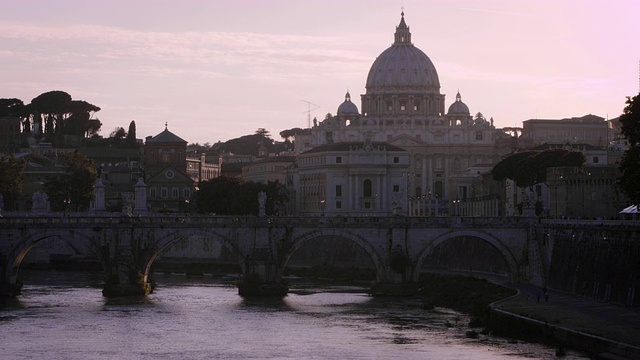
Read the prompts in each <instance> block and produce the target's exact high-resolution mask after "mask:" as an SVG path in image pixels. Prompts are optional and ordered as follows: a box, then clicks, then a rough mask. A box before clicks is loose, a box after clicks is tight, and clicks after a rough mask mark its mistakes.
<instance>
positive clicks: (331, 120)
mask: <svg viewBox="0 0 640 360" xmlns="http://www.w3.org/2000/svg"><path fill="white" fill-rule="evenodd" d="M360 102H361V109H362V111H360V110H358V107H357V106H356V104H354V103H353V102H352V98H351V94H350V93H349V92H347V93H346V95H345V98H344V102H342V104H340V106H339V107H338V110H337V113H336V115H335V116H328V117H327V118H325V119H324V120H323V121H321V122H318V121H317V120H315V119H314V121H313V127H312V128H311V129H310V130H311V131H310V134H308V135H307V134H300V135H296V151H297V152H300V153H304V152H305V151H307V152H308V151H309V150H308V149H314V148H316V147H320V146H325V145H330V144H334V143H341V144H342V143H349V142H354V143H360V144H361V143H363V142H365V141H371V142H374V143H383V142H384V143H387V144H389V146H393V147H394V148H396V147H397V148H400V149H403V150H404V151H405V152H406V153H405V154H406V157H407V158H408V168H407V170H406V171H405V176H406V180H405V182H404V185H403V187H404V188H406V192H405V193H404V194H403V196H405V197H406V198H407V199H409V198H410V199H421V200H422V199H425V198H427V199H433V202H435V203H437V204H438V205H437V206H438V210H439V211H438V214H446V213H447V212H449V211H450V208H451V207H452V204H453V203H452V201H453V200H455V199H460V198H465V197H469V196H473V194H472V188H473V183H474V179H475V178H476V175H477V174H475V173H472V172H471V171H470V169H471V168H473V167H476V166H482V167H491V166H492V165H494V164H496V163H497V161H498V160H499V159H501V157H502V156H503V155H504V154H506V153H508V152H507V151H511V148H512V143H511V142H510V141H508V140H506V139H505V137H508V136H509V135H508V134H507V133H505V132H503V131H500V130H497V129H496V128H495V127H494V125H493V119H490V120H487V119H486V118H485V117H484V116H483V115H482V114H481V113H477V114H476V115H475V116H472V115H471V112H470V110H469V107H468V106H467V105H466V104H465V103H464V102H463V101H462V96H461V94H460V93H458V94H456V99H455V101H454V102H453V103H451V104H450V105H449V107H448V108H447V107H446V106H445V95H444V94H441V93H440V81H439V78H438V73H437V71H436V68H435V66H434V64H433V63H432V62H431V60H430V59H429V57H428V56H427V55H426V54H425V53H424V52H422V50H420V49H419V48H417V47H416V46H414V45H413V43H412V39H411V32H410V30H409V27H408V26H407V25H406V23H405V19H404V12H403V13H402V14H401V19H400V24H399V25H398V26H397V27H396V29H395V34H394V42H393V44H392V45H391V47H389V48H387V49H386V50H384V51H383V52H382V53H381V54H380V55H379V56H378V57H377V58H376V59H375V61H374V62H373V64H372V66H371V68H370V70H369V73H368V76H367V79H366V93H365V94H363V95H361V97H360ZM497 136H499V138H500V142H497V141H496V137H497ZM355 165H356V164H354V163H351V166H355ZM361 180H362V181H365V180H364V178H362V179H361ZM352 187H353V189H355V188H356V187H357V188H360V189H361V188H363V187H364V183H360V184H354V185H352ZM421 206H422V205H421ZM440 210H441V211H440Z"/></svg>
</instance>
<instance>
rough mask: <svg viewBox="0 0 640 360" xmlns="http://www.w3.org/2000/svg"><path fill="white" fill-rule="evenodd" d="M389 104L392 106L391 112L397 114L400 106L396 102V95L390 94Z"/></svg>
mask: <svg viewBox="0 0 640 360" xmlns="http://www.w3.org/2000/svg"><path fill="white" fill-rule="evenodd" d="M391 106H392V107H393V109H392V111H391V114H393V115H394V116H395V115H398V111H399V110H400V106H399V103H398V95H392V96H391Z"/></svg>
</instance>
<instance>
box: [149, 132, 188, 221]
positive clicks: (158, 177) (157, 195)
mask: <svg viewBox="0 0 640 360" xmlns="http://www.w3.org/2000/svg"><path fill="white" fill-rule="evenodd" d="M186 151H187V142H186V141H185V140H183V139H182V138H180V137H179V136H177V135H175V134H174V133H172V132H171V131H169V130H168V129H167V125H166V124H165V128H164V131H162V132H161V133H159V134H158V135H156V136H153V137H151V136H149V137H147V139H146V142H145V147H144V172H145V177H144V180H145V183H146V185H147V203H148V205H149V207H150V210H152V211H185V210H188V209H189V208H190V202H191V196H192V195H193V194H194V191H195V185H196V184H195V181H194V180H193V179H192V178H191V177H190V176H189V174H188V173H187V157H186Z"/></svg>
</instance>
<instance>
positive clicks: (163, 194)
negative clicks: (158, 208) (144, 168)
mask: <svg viewBox="0 0 640 360" xmlns="http://www.w3.org/2000/svg"><path fill="white" fill-rule="evenodd" d="M168 196H169V190H167V188H166V187H163V188H161V189H160V197H161V198H163V199H166V198H167V197H168Z"/></svg>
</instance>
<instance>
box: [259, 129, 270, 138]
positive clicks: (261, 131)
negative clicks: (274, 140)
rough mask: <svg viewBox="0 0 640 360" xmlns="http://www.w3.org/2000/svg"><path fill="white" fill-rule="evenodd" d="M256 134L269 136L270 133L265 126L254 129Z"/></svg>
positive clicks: (264, 136)
mask: <svg viewBox="0 0 640 360" xmlns="http://www.w3.org/2000/svg"><path fill="white" fill-rule="evenodd" d="M256 135H260V137H263V138H270V137H271V134H269V130H267V129H265V128H258V130H256Z"/></svg>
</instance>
